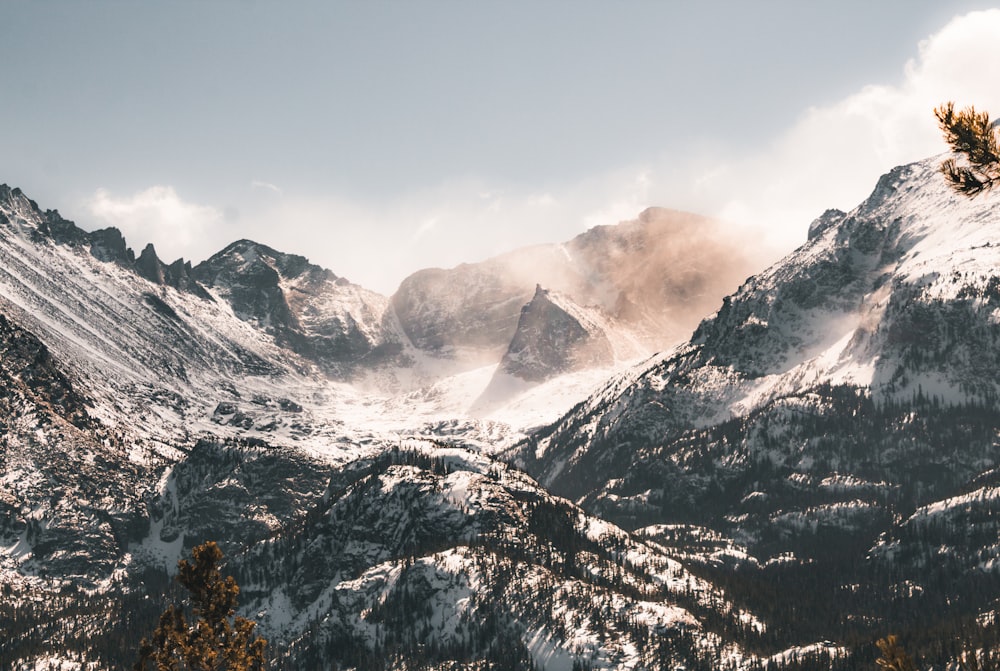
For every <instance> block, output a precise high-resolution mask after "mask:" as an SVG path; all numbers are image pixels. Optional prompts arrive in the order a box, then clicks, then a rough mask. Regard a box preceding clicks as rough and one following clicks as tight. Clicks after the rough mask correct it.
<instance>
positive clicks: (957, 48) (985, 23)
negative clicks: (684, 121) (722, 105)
mask: <svg viewBox="0 0 1000 671" xmlns="http://www.w3.org/2000/svg"><path fill="white" fill-rule="evenodd" d="M997 44H1000V10H988V11H982V12H973V13H970V14H967V15H964V16H960V17H957V18H955V19H953V20H951V21H950V22H949V23H948V24H947V25H946V26H945V27H944V28H942V29H941V30H940V31H939V32H937V33H935V34H934V35H932V36H931V37H930V38H928V39H927V40H925V41H924V42H922V43H921V44H920V45H919V47H918V55H917V57H916V58H914V59H912V60H911V61H909V62H908V63H906V64H905V66H903V67H902V78H901V81H899V82H898V83H895V84H891V85H888V84H872V85H868V86H865V87H863V88H861V89H859V90H858V91H856V92H855V93H854V94H852V95H850V96H848V97H846V98H844V99H843V100H840V101H839V102H837V103H835V104H833V105H829V106H825V107H814V108H811V109H809V110H807V111H805V113H804V114H803V115H802V116H801V117H800V119H799V120H798V122H797V123H796V124H795V125H794V126H793V127H792V128H790V129H789V130H788V131H786V132H785V133H783V134H782V135H781V136H780V137H778V138H776V139H775V140H774V141H773V142H772V143H771V144H770V145H768V146H767V147H764V148H763V149H761V150H758V151H757V152H755V153H753V154H750V155H747V156H743V157H726V156H715V157H702V158H701V162H702V163H703V164H707V166H708V167H705V168H704V169H703V170H702V171H701V172H700V173H698V174H696V176H695V177H694V179H691V180H689V181H688V182H687V184H685V185H684V187H683V188H684V189H687V190H688V193H687V194H686V195H685V194H683V193H678V192H677V191H678V190H677V189H676V188H670V187H667V186H666V185H664V184H663V183H662V181H661V183H660V185H659V186H660V187H662V188H661V189H660V190H659V191H658V190H657V189H656V188H653V189H651V191H652V192H653V193H654V194H655V195H660V196H666V197H670V196H676V197H677V198H678V200H680V201H683V202H685V203H689V204H690V207H693V208H695V209H698V210H700V211H702V212H705V213H706V214H713V215H716V216H720V217H723V218H726V219H728V220H730V221H733V222H737V223H742V224H745V225H747V226H750V227H753V228H755V229H757V230H761V231H764V232H765V234H766V236H767V237H768V238H769V240H770V242H772V243H774V244H776V245H779V246H782V247H788V246H790V245H791V244H793V243H796V242H801V241H802V240H803V239H804V237H805V233H806V227H807V225H808V223H809V221H810V220H811V219H812V218H814V217H816V216H818V215H819V214H820V213H821V212H822V211H823V210H825V209H827V208H829V207H838V208H841V209H845V210H847V209H851V208H853V207H854V206H855V205H857V204H859V203H860V202H861V200H863V199H864V198H865V197H866V196H867V195H868V194H869V193H870V192H871V190H872V188H873V187H874V185H875V182H876V180H877V179H878V177H879V176H880V175H881V174H883V173H885V172H887V171H888V170H890V169H891V168H892V167H894V166H896V165H899V164H903V163H908V162H911V161H915V160H919V159H922V158H926V157H928V156H933V155H935V154H938V153H940V152H943V151H945V150H946V149H947V147H946V146H945V144H944V141H943V140H942V138H941V133H940V130H939V129H938V127H937V122H936V120H935V118H934V116H933V108H934V107H936V106H937V105H940V104H941V103H943V102H946V101H949V100H952V101H955V102H956V104H958V105H959V106H960V107H961V106H965V105H970V104H974V105H975V106H976V107H978V108H980V109H988V110H994V111H995V112H996V113H1000V88H998V87H997V86H996V82H997V81H998V79H1000V49H997V48H996V45H997Z"/></svg>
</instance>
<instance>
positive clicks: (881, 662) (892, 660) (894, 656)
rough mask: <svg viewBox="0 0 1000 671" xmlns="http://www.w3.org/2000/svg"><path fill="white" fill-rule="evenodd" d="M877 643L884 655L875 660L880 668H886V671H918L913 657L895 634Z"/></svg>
mask: <svg viewBox="0 0 1000 671" xmlns="http://www.w3.org/2000/svg"><path fill="white" fill-rule="evenodd" d="M875 645H877V646H878V649H879V652H881V653H882V656H881V657H879V658H878V659H877V660H875V661H876V663H877V664H878V666H879V668H880V669H885V671H917V667H916V665H915V664H914V663H913V658H912V657H910V656H909V655H908V654H907V653H906V651H905V650H903V646H901V645H900V644H899V640H898V639H897V638H896V637H895V636H893V635H891V634H890V635H889V636H886V637H885V638H880V639H879V640H878V642H877V643H876V644H875Z"/></svg>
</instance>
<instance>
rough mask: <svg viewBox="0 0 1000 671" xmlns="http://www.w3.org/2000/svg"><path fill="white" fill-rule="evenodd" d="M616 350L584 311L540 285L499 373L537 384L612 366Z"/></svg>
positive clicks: (523, 311) (519, 323)
mask: <svg viewBox="0 0 1000 671" xmlns="http://www.w3.org/2000/svg"><path fill="white" fill-rule="evenodd" d="M614 361H615V353H614V349H613V348H612V346H611V342H610V340H609V339H608V335H607V333H605V331H604V330H603V329H602V327H601V324H600V323H598V321H597V320H596V319H594V318H593V317H592V316H591V315H588V314H587V313H586V311H585V310H583V309H581V308H579V307H578V306H575V305H573V304H572V302H571V301H569V300H567V299H566V298H565V297H563V296H560V295H558V294H556V293H554V292H550V291H547V290H545V289H543V288H542V287H541V286H538V287H537V288H536V289H535V295H534V297H533V298H532V299H531V302H529V303H528V304H527V305H525V306H524V307H523V308H521V317H520V319H519V320H518V322H517V331H515V332H514V337H513V338H511V341H510V345H509V346H508V347H507V351H506V352H505V353H504V355H503V358H502V359H500V366H499V368H498V369H497V370H498V372H501V373H505V374H507V375H513V376H514V377H518V378H520V379H522V380H527V381H531V382H537V381H541V380H546V379H549V378H551V377H553V376H555V375H558V374H560V373H566V372H570V371H572V370H578V369H580V368H596V367H602V366H610V365H611V364H613V363H614Z"/></svg>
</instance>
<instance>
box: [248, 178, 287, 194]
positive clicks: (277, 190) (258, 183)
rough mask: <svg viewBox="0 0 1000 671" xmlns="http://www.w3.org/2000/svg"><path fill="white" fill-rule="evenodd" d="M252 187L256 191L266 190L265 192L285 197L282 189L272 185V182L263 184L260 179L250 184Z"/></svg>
mask: <svg viewBox="0 0 1000 671" xmlns="http://www.w3.org/2000/svg"><path fill="white" fill-rule="evenodd" d="M250 186H251V187H253V188H255V189H264V190H265V191H270V192H272V193H276V194H278V195H279V196H283V195H285V193H284V192H283V191H282V190H281V187H279V186H277V185H275V184H271V183H270V182H263V181H261V180H259V179H255V180H253V181H252V182H250Z"/></svg>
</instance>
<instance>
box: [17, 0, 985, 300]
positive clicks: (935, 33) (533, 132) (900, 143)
mask: <svg viewBox="0 0 1000 671" xmlns="http://www.w3.org/2000/svg"><path fill="white" fill-rule="evenodd" d="M990 4H991V3H985V2H975V1H957V0H956V1H952V2H948V1H943V0H933V1H931V0H926V1H925V0H883V1H882V2H874V1H873V0H867V1H866V2H854V1H848V0H840V1H838V2H802V1H801V0H794V1H792V0H788V1H777V0H775V1H770V2H768V1H761V2H745V1H738V0H733V1H729V2H718V1H717V2H707V1H706V2H697V3H695V2H690V1H686V2H680V1H677V2H673V1H670V2H668V1H662V2H640V1H638V0H633V1H631V2H589V1H587V0H574V1H572V2H556V1H552V0H542V1H541V2H537V1H536V2H521V1H516V0H507V1H505V2H491V3H487V2H459V1H458V0H450V1H440V2H430V1H428V2H416V1H412V2H381V3H379V2H296V1H289V2H250V1H244V2H226V1H214V2H156V3H154V2H127V1H124V0H123V1H116V2H111V1H105V0H94V1H91V2H87V3H82V2H57V1H49V2H27V1H26V0H24V1H13V2H7V3H4V5H3V12H4V17H3V20H2V22H0V61H2V62H3V63H4V64H5V67H4V74H3V80H4V83H3V90H4V92H5V93H4V95H3V98H2V102H0V123H2V127H3V128H4V130H5V133H4V142H3V148H2V150H0V182H6V183H8V184H11V185H13V186H20V187H22V188H23V189H24V190H25V191H26V192H27V193H28V194H29V195H30V196H31V197H33V198H34V199H35V200H37V201H38V202H39V204H40V205H41V206H42V207H50V208H58V209H59V210H60V212H61V213H62V214H63V215H64V216H66V217H68V218H71V219H74V220H76V221H77V222H78V223H79V224H80V225H81V226H83V227H84V228H88V229H93V228H98V227H103V226H107V225H117V226H119V227H120V228H122V230H123V231H124V232H125V234H126V237H127V238H128V240H129V243H130V244H131V245H132V246H133V247H134V248H135V249H136V250H137V251H138V250H139V249H141V248H142V246H144V245H145V243H146V242H150V241H152V242H154V243H155V245H156V247H157V249H158V251H159V252H160V255H161V257H163V258H164V259H165V260H167V261H170V260H173V259H174V258H176V257H177V256H179V255H183V256H184V257H185V258H189V259H192V260H193V261H195V262H197V261H200V260H202V259H204V258H206V257H207V256H209V255H210V254H211V253H213V252H214V251H217V250H218V249H219V248H221V247H222V246H223V245H225V244H227V243H228V242H230V241H232V240H234V239H237V238H241V237H249V238H253V239H256V240H259V241H261V242H264V243H267V244H270V245H272V246H275V247H277V248H279V249H281V250H283V251H288V252H295V253H300V254H304V255H306V256H308V257H309V258H310V259H312V260H313V261H315V262H317V263H320V264H322V265H324V266H327V267H329V268H330V269H332V270H333V271H334V272H336V273H338V274H341V275H345V276H347V277H348V278H349V279H351V280H352V281H355V282H359V283H361V284H364V285H365V286H368V287H370V288H373V289H376V290H379V291H382V292H384V293H390V292H391V291H392V290H393V289H394V288H395V286H396V285H397V284H398V282H399V280H401V279H402V278H403V277H404V276H405V275H406V274H408V273H409V272H412V271H413V270H416V269H418V268H421V267H426V266H430V265H440V266H450V265H455V264H457V263H459V262H461V261H475V260H479V259H482V258H485V257H487V256H490V255H492V254H496V253H499V252H502V251H505V250H507V249H510V248H513V247H516V246H520V245H524V244H532V243H537V242H548V241H559V240H564V239H567V238H569V237H571V236H572V235H575V234H576V233H579V232H581V231H582V230H584V229H586V228H587V227H589V226H592V225H596V224H608V223H615V222H616V221H619V220H621V219H625V218H630V217H634V216H635V215H636V214H637V213H638V212H639V211H640V210H641V209H643V208H644V207H646V206H649V205H661V206H667V207H676V208H680V209H689V210H693V211H696V212H700V213H704V214H709V215H715V216H720V217H723V218H725V219H726V220H728V221H731V222H733V226H734V232H736V233H735V234H739V235H747V236H748V237H749V238H752V239H755V240H761V239H766V242H767V243H768V244H769V245H770V249H771V250H772V252H773V253H777V251H779V250H785V249H788V248H790V247H791V246H792V245H793V244H795V243H797V242H798V241H801V240H802V239H804V237H805V231H806V228H807V226H808V224H809V221H810V220H811V219H812V218H813V217H815V216H817V215H819V214H820V213H821V212H822V211H823V209H825V208H827V207H840V208H843V209H849V208H851V207H853V206H854V205H856V204H857V203H858V202H859V201H860V200H861V199H862V198H863V197H864V196H865V195H867V193H868V192H869V191H870V190H871V188H872V187H873V186H874V180H875V179H876V178H877V177H878V175H879V174H880V173H882V172H885V171H886V170H888V169H889V168H891V167H893V165H895V164H896V163H899V162H903V161H906V160H914V159H918V158H922V157H924V156H927V155H930V154H933V153H936V152H938V151H941V150H943V148H944V147H943V144H941V143H940V140H939V138H938V137H937V131H936V129H935V127H934V122H933V118H932V117H931V114H930V110H931V108H932V107H933V105H934V104H937V103H939V102H943V101H944V100H947V99H956V100H957V101H958V102H959V103H960V104H968V103H975V104H977V105H979V106H981V107H985V108H987V109H990V108H991V107H990V105H991V103H992V109H994V110H996V111H997V112H1000V90H998V89H1000V87H997V86H996V82H997V81H1000V62H998V59H1000V55H998V54H997V53H995V52H998V51H1000V50H997V49H996V44H1000V11H992V12H987V13H983V14H977V15H972V16H968V15H967V13H968V12H970V11H973V10H977V9H986V8H988V7H989V6H990ZM970 64H974V67H970Z"/></svg>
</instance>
